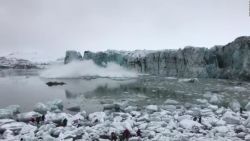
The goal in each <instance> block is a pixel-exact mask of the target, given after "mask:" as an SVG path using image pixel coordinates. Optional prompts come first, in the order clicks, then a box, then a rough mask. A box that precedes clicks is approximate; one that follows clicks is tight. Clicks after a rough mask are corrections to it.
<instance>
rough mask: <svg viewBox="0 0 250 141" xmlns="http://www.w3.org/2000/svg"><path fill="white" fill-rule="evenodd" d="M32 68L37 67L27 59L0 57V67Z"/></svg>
mask: <svg viewBox="0 0 250 141" xmlns="http://www.w3.org/2000/svg"><path fill="white" fill-rule="evenodd" d="M9 68H13V69H32V68H39V67H38V66H37V65H36V64H34V63H32V62H31V61H29V60H25V59H17V58H7V57H0V69H9Z"/></svg>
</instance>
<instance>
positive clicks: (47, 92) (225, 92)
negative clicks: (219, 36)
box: [0, 70, 250, 112]
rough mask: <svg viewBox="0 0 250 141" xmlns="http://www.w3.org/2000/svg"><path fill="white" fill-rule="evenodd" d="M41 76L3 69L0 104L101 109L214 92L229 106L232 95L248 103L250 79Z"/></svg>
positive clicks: (201, 96)
mask: <svg viewBox="0 0 250 141" xmlns="http://www.w3.org/2000/svg"><path fill="white" fill-rule="evenodd" d="M54 80H55V79H53V80H50V79H44V78H41V77H39V71H38V70H1V71H0V108H4V107H6V106H8V105H12V104H18V105H20V106H21V111H30V110H32V109H33V107H34V105H35V104H36V103H38V102H44V103H46V102H47V101H50V100H54V99H62V100H63V102H64V105H65V109H67V108H69V107H74V106H76V105H78V106H80V107H81V110H85V111H87V112H93V111H100V110H102V109H103V105H102V104H103V103H115V102H128V103H129V104H131V105H139V106H141V105H145V104H162V103H164V101H165V100H166V99H174V100H177V101H180V102H182V103H183V104H184V103H195V102H197V99H207V100H208V101H209V97H211V95H216V96H218V97H219V98H220V100H221V102H220V105H224V106H227V104H228V103H229V102H230V101H232V100H233V99H237V100H238V101H239V102H240V103H241V104H242V105H245V104H246V103H247V102H248V101H249V99H250V87H249V86H250V83H248V82H239V81H230V80H220V79H199V81H198V82H195V83H187V82H180V81H179V80H178V79H176V78H169V77H157V76H140V77H138V78H133V79H132V78H131V79H115V78H96V79H90V80H86V79H59V80H55V81H63V82H65V83H66V85H64V86H54V87H48V86H47V85H46V82H48V81H54Z"/></svg>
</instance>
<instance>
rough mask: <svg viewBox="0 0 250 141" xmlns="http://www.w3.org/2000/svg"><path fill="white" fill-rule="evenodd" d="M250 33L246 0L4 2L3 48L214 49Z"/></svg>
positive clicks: (0, 19) (0, 10)
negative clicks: (195, 47)
mask: <svg viewBox="0 0 250 141" xmlns="http://www.w3.org/2000/svg"><path fill="white" fill-rule="evenodd" d="M242 35H248V36H249V35H250V17H249V1H248V0H1V1H0V52H1V54H4V53H9V52H39V53H43V54H46V55H48V56H52V55H55V56H63V55H64V52H65V51H66V50H68V49H71V50H79V51H84V50H92V51H100V50H107V49H117V50H135V49H149V50H156V49H176V48H183V47H184V46H187V45H192V46H204V47H211V46H214V45H223V44H226V43H228V42H230V41H232V40H233V39H235V38H236V37H238V36H242Z"/></svg>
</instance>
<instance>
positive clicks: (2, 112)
mask: <svg viewBox="0 0 250 141" xmlns="http://www.w3.org/2000/svg"><path fill="white" fill-rule="evenodd" d="M13 116H14V115H13V112H12V111H11V110H9V109H0V119H5V118H12V117H13Z"/></svg>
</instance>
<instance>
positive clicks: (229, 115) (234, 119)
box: [222, 111, 240, 124]
mask: <svg viewBox="0 0 250 141" xmlns="http://www.w3.org/2000/svg"><path fill="white" fill-rule="evenodd" d="M222 119H223V120H224V121H226V123H227V124H239V123H240V118H239V117H238V116H237V115H236V114H235V113H234V112H231V111H227V112H226V113H224V115H223V117H222Z"/></svg>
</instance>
